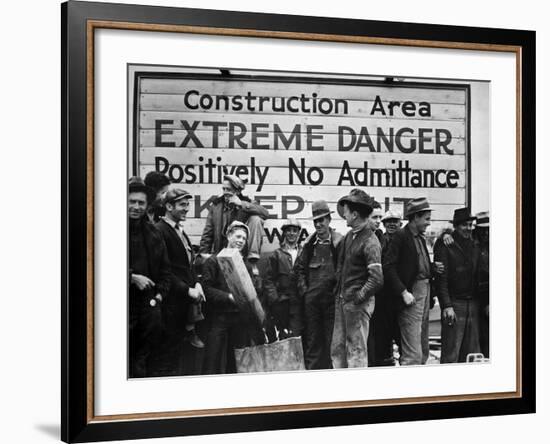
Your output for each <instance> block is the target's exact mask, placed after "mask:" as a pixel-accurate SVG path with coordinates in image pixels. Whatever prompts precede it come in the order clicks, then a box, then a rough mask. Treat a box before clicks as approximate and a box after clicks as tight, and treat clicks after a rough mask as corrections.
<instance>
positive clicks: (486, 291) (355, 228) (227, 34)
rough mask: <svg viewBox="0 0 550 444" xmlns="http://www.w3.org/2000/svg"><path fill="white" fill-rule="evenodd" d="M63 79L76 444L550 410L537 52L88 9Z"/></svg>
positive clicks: (476, 35)
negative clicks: (538, 360)
mask: <svg viewBox="0 0 550 444" xmlns="http://www.w3.org/2000/svg"><path fill="white" fill-rule="evenodd" d="M62 60H63V69H62V75H63V79H62V82H63V91H62V104H63V109H62V112H63V119H62V134H63V147H62V163H63V165H62V167H63V168H62V189H63V218H62V220H63V227H62V228H63V236H62V238H63V245H62V251H63V252H64V256H63V263H62V270H63V276H62V278H63V286H62V288H63V294H62V310H63V312H62V344H63V347H62V350H63V356H62V359H63V365H62V368H63V374H62V399H63V412H62V439H63V440H64V441H66V442H86V441H99V440H113V439H138V438H148V437H163V436H178V435H194V434H213V433H228V432H237V431H258V430H274V429H284V428H302V427H317V426H331V425H351V424H367V423H377V422H391V421H412V420H424V419H436V418H453V417H465V416H483V415H502V414H514V413H531V412H534V410H535V377H534V373H535V333H534V332H535V301H534V298H533V297H532V295H533V294H534V283H535V272H534V259H533V258H534V252H535V249H534V248H535V247H534V236H535V235H534V220H535V219H534V213H535V209H534V164H535V154H534V152H535V138H534V137H535V136H534V134H535V131H534V113H535V86H534V85H535V83H534V78H535V74H534V67H535V35H534V33H533V32H529V31H516V30H502V29H485V28H467V27H454V26H441V25H424V24H410V23H393V22H375V21H364V20H353V19H335V18H321V17H304V16H286V15H274V14H257V13H242V12H229V11H209V10H198V9H185V8H165V7H152V6H134V5H120V4H107V3H103V4H98V3H87V2H73V1H70V2H67V3H64V4H63V5H62ZM489 245H490V246H491V248H490V249H489ZM495 277H498V278H495Z"/></svg>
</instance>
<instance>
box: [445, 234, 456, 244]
mask: <svg viewBox="0 0 550 444" xmlns="http://www.w3.org/2000/svg"><path fill="white" fill-rule="evenodd" d="M443 243H444V244H445V246H446V247H449V246H451V245H453V244H454V243H455V240H454V239H453V236H451V235H450V234H449V233H445V234H444V235H443Z"/></svg>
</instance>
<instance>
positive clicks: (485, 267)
mask: <svg viewBox="0 0 550 444" xmlns="http://www.w3.org/2000/svg"><path fill="white" fill-rule="evenodd" d="M476 217H477V221H476V228H475V230H474V238H475V239H476V240H477V241H478V243H479V286H478V289H479V346H480V347H481V353H483V356H485V357H486V358H488V357H489V212H488V211H483V212H481V213H478V214H477V215H476Z"/></svg>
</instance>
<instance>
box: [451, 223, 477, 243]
mask: <svg viewBox="0 0 550 444" xmlns="http://www.w3.org/2000/svg"><path fill="white" fill-rule="evenodd" d="M473 229H474V222H473V221H471V220H469V221H466V222H462V223H461V224H458V225H456V226H455V230H456V232H457V233H458V234H459V235H460V236H462V237H463V238H465V239H471V238H472V230H473Z"/></svg>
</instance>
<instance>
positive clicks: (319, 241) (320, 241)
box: [313, 230, 332, 245]
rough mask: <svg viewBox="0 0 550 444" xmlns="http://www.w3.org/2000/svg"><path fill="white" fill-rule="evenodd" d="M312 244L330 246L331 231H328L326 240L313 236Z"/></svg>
mask: <svg viewBox="0 0 550 444" xmlns="http://www.w3.org/2000/svg"><path fill="white" fill-rule="evenodd" d="M313 244H320V245H325V244H332V231H330V230H329V232H328V237H327V238H326V239H322V240H321V239H319V236H317V235H315V242H314V243H313Z"/></svg>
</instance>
